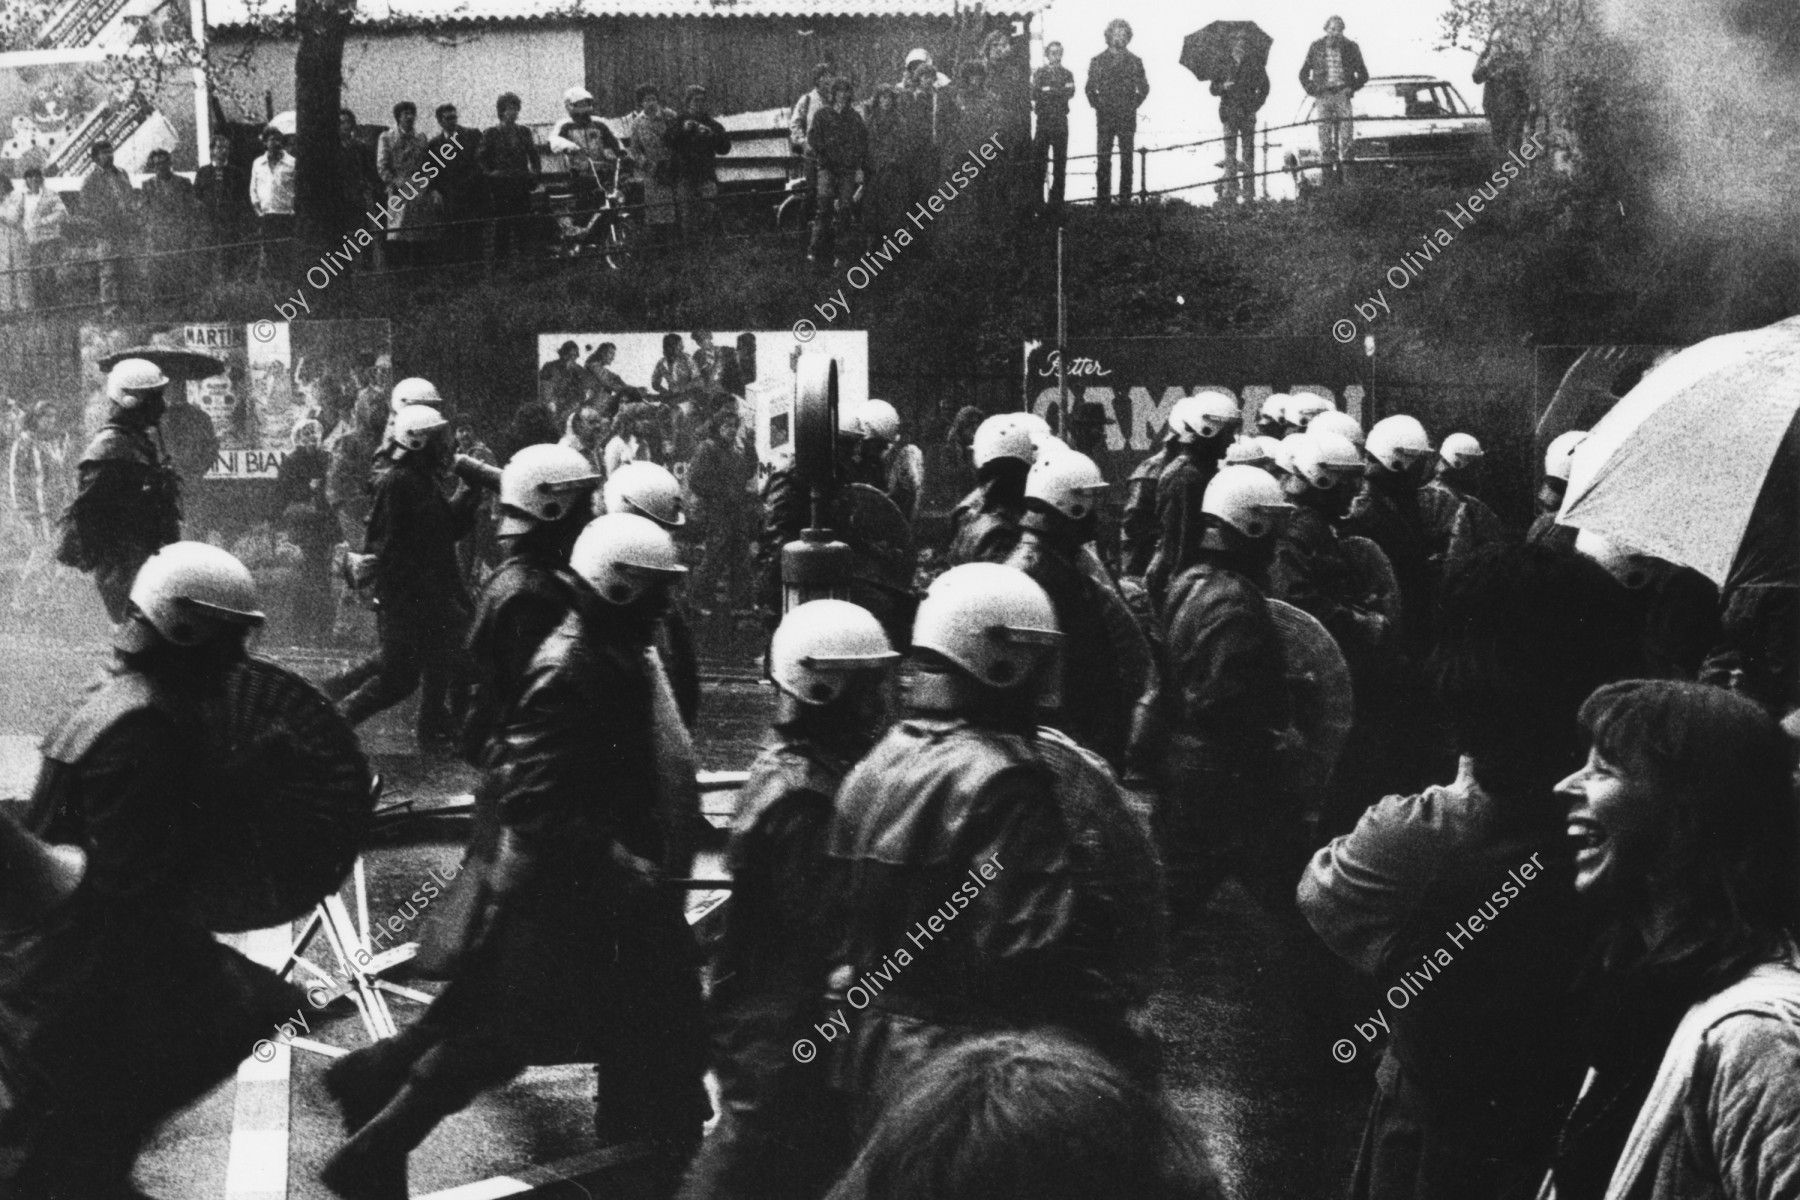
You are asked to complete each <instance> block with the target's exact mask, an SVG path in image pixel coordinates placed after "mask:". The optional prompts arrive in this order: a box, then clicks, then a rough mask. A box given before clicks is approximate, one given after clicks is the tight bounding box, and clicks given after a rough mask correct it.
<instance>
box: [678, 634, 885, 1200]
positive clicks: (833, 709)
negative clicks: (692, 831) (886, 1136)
mask: <svg viewBox="0 0 1800 1200" xmlns="http://www.w3.org/2000/svg"><path fill="white" fill-rule="evenodd" d="M899 657H900V656H899V655H898V654H896V653H894V651H893V648H892V647H891V645H890V644H889V642H888V639H887V635H886V634H885V633H883V632H882V629H881V623H880V622H879V621H877V620H876V619H875V617H874V615H873V614H871V613H869V612H868V611H867V610H866V609H862V608H859V607H857V606H856V605H854V604H850V603H848V602H846V601H843V600H814V601H811V602H810V603H807V604H802V605H800V606H799V607H798V608H795V609H794V610H793V611H792V612H790V613H788V615H787V616H786V617H784V618H782V622H781V625H780V626H779V627H778V628H777V629H776V630H775V637H774V640H773V642H772V643H771V644H770V647H769V674H770V676H771V677H772V678H773V679H774V681H775V687H776V689H777V698H776V705H777V708H776V717H775V728H774V731H773V737H772V739H771V743H770V746H769V748H768V749H767V750H764V751H763V753H762V754H761V755H760V756H759V757H758V758H757V760H756V761H755V763H753V764H752V765H751V767H750V777H749V779H748V780H747V781H746V782H745V784H744V786H743V788H742V790H741V791H740V792H739V793H738V812H737V819H736V821H735V822H734V825H733V828H732V834H731V846H730V849H729V851H728V852H727V858H728V862H729V865H730V870H731V878H732V884H733V891H732V899H731V905H730V908H729V909H728V910H727V912H726V917H725V921H726V923H725V930H724V934H723V936H722V937H721V939H720V941H719V945H718V949H717V952H716V954H715V957H714V963H713V987H712V995H711V1009H712V1018H713V1020H712V1023H713V1041H714V1047H715V1056H714V1064H715V1071H716V1073H717V1075H718V1078H719V1092H720V1097H721V1100H722V1102H723V1106H724V1111H723V1113H722V1114H721V1116H720V1122H719V1125H718V1127H717V1128H716V1129H715V1130H714V1131H713V1133H712V1134H711V1135H710V1136H709V1137H708V1139H707V1142H706V1144H705V1146H704V1147H703V1148H702V1149H701V1152H700V1155H699V1158H698V1159H697V1160H696V1161H695V1164H694V1167H693V1169H692V1171H691V1172H690V1173H689V1176H688V1181H687V1184H686V1188H685V1190H684V1192H683V1195H685V1196H688V1197H692V1198H693V1200H729V1198H732V1197H745V1198H751V1200H754V1198H760V1197H763V1196H773V1195H782V1196H794V1197H803V1196H809V1195H810V1196H817V1195H820V1194H822V1193H823V1192H824V1190H825V1189H826V1187H827V1186H828V1185H829V1183H830V1180H831V1176H832V1174H833V1171H834V1169H835V1167H836V1166H837V1165H838V1164H839V1163H840V1162H841V1159H842V1155H843V1152H844V1149H845V1146H844V1144H843V1143H844V1140H845V1138H846V1136H847V1132H848V1131H847V1130H846V1129H845V1128H843V1121H842V1114H841V1106H840V1105H837V1104H836V1103H835V1102H834V1098H833V1097H831V1096H830V1095H829V1093H828V1092H827V1090H826V1089H825V1087H824V1073H823V1071H822V1069H821V1067H820V1066H819V1064H817V1063H797V1062H795V1061H794V1055H793V1047H794V1044H795V1041H796V1039H798V1038H801V1037H804V1036H806V1035H807V1034H809V1033H811V1032H812V1031H813V1026H814V1025H815V1024H816V1023H817V1022H818V1021H819V1020H820V1017H821V1014H820V1012H819V1008H820V1000H821V996H822V993H823V987H824V982H825V980H826V978H827V976H828V975H829V974H830V969H831V961H832V960H831V954H832V952H833V951H834V950H835V949H836V940H837V937H838V930H837V928H836V926H834V925H833V924H832V923H831V921H830V919H829V914H830V904H829V898H830V889H829V880H828V873H827V870H826V859H825V833H826V830H827V829H828V828H829V826H830V824H831V813H832V807H833V804H834V803H835V801H836V799H837V794H838V788H839V786H840V785H841V784H842V783H843V780H844V776H845V775H846V774H847V773H848V772H849V770H850V768H851V767H852V766H853V765H854V764H855V763H856V761H857V760H858V759H860V758H861V757H862V756H863V755H864V754H866V753H868V751H869V748H870V747H871V746H873V745H874V744H875V742H876V740H877V739H878V738H880V737H881V735H882V734H883V733H884V732H885V731H886V729H887V725H888V719H889V704H888V695H889V690H890V676H891V668H892V666H893V664H894V662H895V660H897V659H898V658H899Z"/></svg>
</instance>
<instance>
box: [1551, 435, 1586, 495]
mask: <svg viewBox="0 0 1800 1200" xmlns="http://www.w3.org/2000/svg"><path fill="white" fill-rule="evenodd" d="M1587 436H1588V435H1587V430H1585V429H1571V430H1570V431H1569V432H1567V433H1564V434H1558V435H1557V436H1556V437H1555V438H1552V439H1551V441H1550V447H1549V449H1547V450H1546V451H1545V452H1544V474H1545V475H1547V476H1549V477H1550V478H1551V479H1560V480H1562V481H1563V482H1564V483H1567V482H1569V471H1570V470H1571V469H1572V467H1573V466H1574V463H1575V448H1576V447H1577V446H1579V445H1581V443H1583V442H1585V441H1587Z"/></svg>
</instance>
